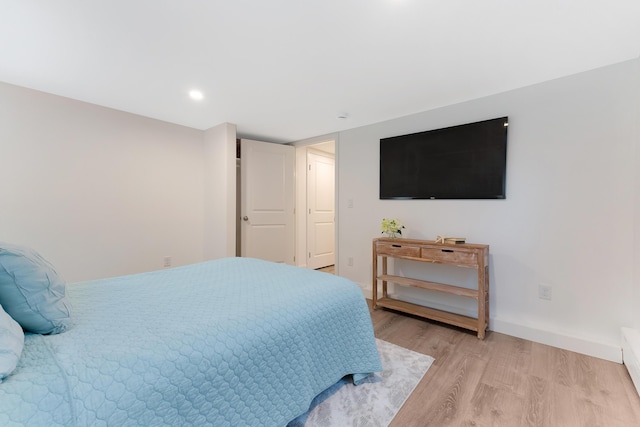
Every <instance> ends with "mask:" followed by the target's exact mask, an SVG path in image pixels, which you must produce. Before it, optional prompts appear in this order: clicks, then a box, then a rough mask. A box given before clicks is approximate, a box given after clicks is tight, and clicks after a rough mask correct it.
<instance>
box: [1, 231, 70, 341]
mask: <svg viewBox="0 0 640 427" xmlns="http://www.w3.org/2000/svg"><path fill="white" fill-rule="evenodd" d="M65 288H66V284H65V282H64V280H63V279H62V278H61V277H60V275H59V274H58V273H57V272H56V270H55V269H54V268H53V266H52V265H51V264H50V263H49V262H48V261H46V260H45V259H44V258H43V257H42V256H40V254H38V253H37V252H36V251H34V250H33V249H30V248H27V247H24V246H19V245H13V244H9V243H2V242H0V305H2V307H4V310H5V311H6V312H7V313H8V314H9V315H10V316H11V317H12V318H13V319H14V320H15V321H16V322H18V323H19V324H20V326H22V328H23V329H24V330H25V331H29V332H33V333H36V334H58V333H60V332H64V331H65V330H66V329H67V328H68V326H69V321H70V316H71V313H70V309H69V307H70V304H69V303H68V301H67V298H66V294H65Z"/></svg>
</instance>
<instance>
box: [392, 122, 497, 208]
mask: <svg viewBox="0 0 640 427" xmlns="http://www.w3.org/2000/svg"><path fill="white" fill-rule="evenodd" d="M508 123H509V121H508V118H507V117H500V118H497V119H491V120H484V121H481V122H475V123H468V124H463V125H458V126H452V127H447V128H442V129H435V130H429V131H425V132H419V133H412V134H409V135H401V136H394V137H390V138H383V139H381V140H380V199H504V198H506V169H507V126H508Z"/></svg>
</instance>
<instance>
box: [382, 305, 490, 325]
mask: <svg viewBox="0 0 640 427" xmlns="http://www.w3.org/2000/svg"><path fill="white" fill-rule="evenodd" d="M376 306H377V307H383V308H388V309H390V310H396V311H401V312H403V313H407V314H413V315H415V316H420V317H424V318H427V319H431V320H435V321H437V322H442V323H447V324H449V325H453V326H458V327H460V328H465V329H470V330H472V331H476V332H477V331H478V319H476V318H474V317H469V316H463V315H461V314H456V313H451V312H448V311H443V310H438V309H437V308H430V307H425V306H422V305H418V304H413V303H410V302H407V301H401V300H397V299H393V298H380V299H378V301H377V304H376ZM485 328H486V326H485Z"/></svg>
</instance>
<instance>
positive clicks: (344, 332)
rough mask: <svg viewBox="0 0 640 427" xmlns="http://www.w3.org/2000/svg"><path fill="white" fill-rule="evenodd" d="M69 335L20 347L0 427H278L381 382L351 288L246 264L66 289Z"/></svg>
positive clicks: (358, 295)
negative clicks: (358, 385)
mask: <svg viewBox="0 0 640 427" xmlns="http://www.w3.org/2000/svg"><path fill="white" fill-rule="evenodd" d="M67 294H68V296H69V299H70V301H71V303H72V308H73V319H72V324H71V327H70V328H69V330H68V331H66V332H65V333H62V334H59V335H51V336H42V335H36V334H27V335H26V337H25V348H24V350H23V354H22V357H21V359H20V362H19V364H18V367H17V368H16V370H15V371H14V373H13V374H12V375H11V376H10V377H8V378H7V379H6V380H5V382H4V383H2V384H0V425H2V426H9V425H20V426H23V425H28V426H99V425H108V426H128V425H132V426H133V425H136V426H140V425H144V426H152V425H153V426H163V425H166V426H179V425H213V426H285V425H286V424H287V423H288V422H289V421H290V420H292V419H294V418H296V417H297V416H298V415H300V414H302V413H304V412H306V411H307V409H308V407H309V404H310V402H311V401H312V399H313V397H314V396H316V395H317V394H319V393H320V392H321V391H323V390H324V389H326V388H328V387H329V386H331V385H332V384H333V383H335V382H336V381H338V380H340V379H341V378H342V377H344V376H346V375H349V374H356V376H357V377H362V376H363V375H366V374H368V373H371V372H376V371H380V370H381V369H382V368H381V366H380V360H379V357H378V352H377V349H376V344H375V339H374V337H373V331H372V326H371V319H370V315H369V311H368V308H367V305H366V302H365V300H364V297H363V295H362V292H361V290H360V288H359V287H358V286H357V285H355V284H354V283H352V282H350V281H348V280H346V279H343V278H340V277H338V276H333V275H330V274H326V273H321V272H317V271H310V270H306V269H302V268H298V267H292V266H286V265H281V264H274V263H270V262H266V261H261V260H256V259H247V258H226V259H220V260H215V261H209V262H204V263H199V264H194V265H190V266H185V267H179V268H173V269H168V270H161V271H156V272H149V273H144V274H137V275H131V276H123V277H118V278H111V279H104V280H96V281H91V282H83V283H75V284H69V285H67Z"/></svg>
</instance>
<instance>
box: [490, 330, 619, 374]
mask: <svg viewBox="0 0 640 427" xmlns="http://www.w3.org/2000/svg"><path fill="white" fill-rule="evenodd" d="M490 329H491V330H492V331H495V332H500V333H501V334H506V335H511V336H514V337H518V338H523V339H526V340H529V341H533V342H537V343H540V344H546V345H550V346H552V347H557V348H561V349H564V350H569V351H574V352H576V353H580V354H585V355H587V356H593V357H597V358H600V359H604V360H609V361H611V362H616V363H622V348H621V346H620V345H619V344H611V343H603V342H597V341H594V340H589V339H587V338H582V337H575V336H571V335H567V334H562V333H558V332H554V331H547V330H543V329H536V328H534V327H531V326H525V325H520V324H517V323H513V322H510V321H504V320H500V319H491V325H490Z"/></svg>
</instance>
